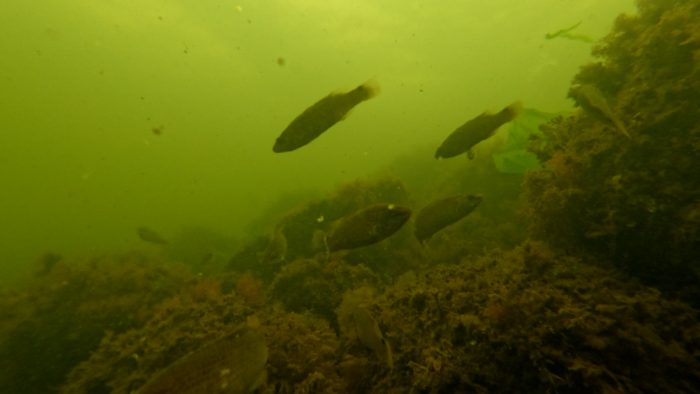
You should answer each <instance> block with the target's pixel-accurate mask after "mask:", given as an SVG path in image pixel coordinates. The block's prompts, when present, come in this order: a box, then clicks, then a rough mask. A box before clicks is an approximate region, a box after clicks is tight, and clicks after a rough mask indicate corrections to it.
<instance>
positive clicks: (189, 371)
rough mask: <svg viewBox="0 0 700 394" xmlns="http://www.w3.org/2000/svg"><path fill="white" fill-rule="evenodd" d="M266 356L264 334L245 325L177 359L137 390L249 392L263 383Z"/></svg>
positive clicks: (143, 393)
mask: <svg viewBox="0 0 700 394" xmlns="http://www.w3.org/2000/svg"><path fill="white" fill-rule="evenodd" d="M267 357H268V350H267V345H266V343H265V337H264V336H263V335H262V334H261V333H259V332H258V331H256V330H254V329H252V328H248V327H244V328H242V329H238V330H236V331H234V332H233V333H231V334H229V335H227V336H225V337H223V338H221V339H218V340H215V341H213V342H211V343H209V344H207V345H204V346H203V347H202V348H200V349H197V350H195V351H194V352H192V353H190V354H188V355H186V356H184V357H182V358H181V359H179V360H177V361H175V363H173V364H172V365H171V366H169V367H167V368H166V369H165V370H163V371H162V372H161V373H159V374H157V375H155V376H154V377H153V378H152V379H151V380H150V381H148V382H147V383H146V384H145V385H144V386H143V387H142V388H141V390H140V391H138V393H139V394H166V393H167V394H170V393H178V394H210V393H222V394H245V393H250V392H252V391H253V390H255V389H256V388H257V387H258V386H260V385H261V384H262V383H264V379H265V364H266V363H267Z"/></svg>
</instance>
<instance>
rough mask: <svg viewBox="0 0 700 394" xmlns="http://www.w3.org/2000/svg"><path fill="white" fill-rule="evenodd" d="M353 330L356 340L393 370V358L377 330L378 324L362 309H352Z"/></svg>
mask: <svg viewBox="0 0 700 394" xmlns="http://www.w3.org/2000/svg"><path fill="white" fill-rule="evenodd" d="M351 318H352V324H353V326H354V327H353V328H354V329H355V333H356V334H357V339H359V340H360V342H361V343H362V344H363V345H365V346H367V347H368V348H369V349H371V350H372V351H373V352H374V354H376V355H377V357H379V359H380V360H382V361H383V362H385V363H386V364H387V366H388V367H389V369H391V368H394V357H393V355H392V353H391V346H390V345H389V342H387V340H386V339H384V336H383V335H382V331H381V330H380V329H379V324H378V323H377V321H376V320H375V319H374V317H372V314H371V313H370V312H369V311H368V310H367V309H366V308H362V307H357V308H354V309H353V311H352V313H351Z"/></svg>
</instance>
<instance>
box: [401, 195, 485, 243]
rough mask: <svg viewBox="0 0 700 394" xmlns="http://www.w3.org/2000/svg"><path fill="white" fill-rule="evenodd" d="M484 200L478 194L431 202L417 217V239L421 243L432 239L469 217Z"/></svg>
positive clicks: (415, 224) (415, 225)
mask: <svg viewBox="0 0 700 394" xmlns="http://www.w3.org/2000/svg"><path fill="white" fill-rule="evenodd" d="M482 199H483V198H482V197H481V195H478V194H477V195H474V194H458V195H455V196H451V197H447V198H442V199H439V200H435V201H433V202H431V203H430V204H428V205H426V206H425V207H424V208H423V209H421V210H420V212H418V215H416V221H415V223H414V227H415V234H416V238H417V239H418V241H420V242H421V243H422V242H423V241H425V240H427V239H430V237H432V236H433V235H434V234H435V233H437V232H438V231H440V230H442V229H443V228H445V227H447V226H449V225H451V224H453V223H456V222H458V221H459V220H460V219H462V218H463V217H465V216H467V215H469V214H470V213H471V212H472V211H473V210H474V209H475V208H476V207H478V206H479V204H481V200H482Z"/></svg>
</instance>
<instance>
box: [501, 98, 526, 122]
mask: <svg viewBox="0 0 700 394" xmlns="http://www.w3.org/2000/svg"><path fill="white" fill-rule="evenodd" d="M503 111H504V112H506V113H507V114H508V117H509V118H510V120H513V119H515V118H517V117H518V115H520V113H521V112H522V111H523V102H522V101H516V102H514V103H513V104H511V105H509V106H507V107H505V108H504V109H503Z"/></svg>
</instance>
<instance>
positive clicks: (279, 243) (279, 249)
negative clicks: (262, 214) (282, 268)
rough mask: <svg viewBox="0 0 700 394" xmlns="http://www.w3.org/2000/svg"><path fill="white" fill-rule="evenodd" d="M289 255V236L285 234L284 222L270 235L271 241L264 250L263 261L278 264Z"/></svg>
mask: <svg viewBox="0 0 700 394" xmlns="http://www.w3.org/2000/svg"><path fill="white" fill-rule="evenodd" d="M286 256H287V237H286V236H285V235H284V224H283V223H279V224H278V225H277V226H275V230H274V231H273V232H272V235H271V236H270V241H269V243H268V244H267V248H265V252H263V263H266V264H277V263H281V262H284V260H285V258H286Z"/></svg>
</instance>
